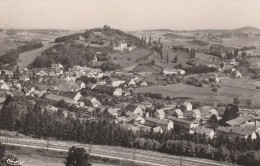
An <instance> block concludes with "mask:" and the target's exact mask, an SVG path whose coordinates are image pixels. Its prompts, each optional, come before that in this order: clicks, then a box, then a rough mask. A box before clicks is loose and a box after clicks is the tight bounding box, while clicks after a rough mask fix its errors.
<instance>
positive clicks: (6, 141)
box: [5, 129, 9, 145]
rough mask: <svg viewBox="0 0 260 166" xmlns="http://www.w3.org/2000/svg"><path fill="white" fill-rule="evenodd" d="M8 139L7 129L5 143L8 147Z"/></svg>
mask: <svg viewBox="0 0 260 166" xmlns="http://www.w3.org/2000/svg"><path fill="white" fill-rule="evenodd" d="M8 137H9V135H8V131H7V130H6V129H5V138H6V140H5V143H6V145H7V144H8Z"/></svg>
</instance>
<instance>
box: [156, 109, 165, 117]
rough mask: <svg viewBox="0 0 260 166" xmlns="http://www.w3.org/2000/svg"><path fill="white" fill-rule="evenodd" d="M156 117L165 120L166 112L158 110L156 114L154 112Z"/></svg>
mask: <svg viewBox="0 0 260 166" xmlns="http://www.w3.org/2000/svg"><path fill="white" fill-rule="evenodd" d="M154 117H155V118H158V119H164V118H165V112H164V110H163V109H157V110H156V111H155V112H154Z"/></svg>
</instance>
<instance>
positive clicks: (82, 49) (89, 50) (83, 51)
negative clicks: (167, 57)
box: [29, 26, 142, 68]
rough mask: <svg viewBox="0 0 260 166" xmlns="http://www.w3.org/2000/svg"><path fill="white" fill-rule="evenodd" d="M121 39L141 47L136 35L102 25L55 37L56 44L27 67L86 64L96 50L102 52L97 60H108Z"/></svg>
mask: <svg viewBox="0 0 260 166" xmlns="http://www.w3.org/2000/svg"><path fill="white" fill-rule="evenodd" d="M121 41H125V42H127V43H129V44H134V45H135V46H137V47H142V43H141V40H140V39H139V38H138V37H136V36H133V35H131V34H127V33H125V32H123V31H121V30H118V29H112V28H110V27H109V26H104V27H103V28H95V29H91V30H87V31H86V32H85V33H77V34H73V35H68V36H62V37H58V38H56V39H55V43H58V44H57V45H55V46H53V47H51V48H49V49H47V50H45V51H44V52H43V53H42V54H41V56H39V57H37V58H36V59H35V60H34V61H33V62H32V63H31V64H30V65H29V67H30V68H41V67H50V66H51V64H53V63H61V64H62V65H63V66H65V68H69V67H72V66H74V65H81V66H84V65H87V66H88V65H90V61H91V60H92V59H93V58H94V56H95V54H96V52H102V56H100V55H99V57H98V60H101V61H108V60H109V59H110V58H109V56H108V55H109V54H111V53H113V45H114V44H118V43H120V42H121Z"/></svg>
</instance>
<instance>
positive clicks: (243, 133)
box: [216, 126, 257, 139]
mask: <svg viewBox="0 0 260 166" xmlns="http://www.w3.org/2000/svg"><path fill="white" fill-rule="evenodd" d="M216 134H217V135H225V136H228V137H233V138H236V137H242V138H248V137H249V135H250V136H251V139H256V137H257V136H256V133H255V131H254V130H250V129H246V128H242V127H238V126H227V127H224V126H219V127H217V129H216Z"/></svg>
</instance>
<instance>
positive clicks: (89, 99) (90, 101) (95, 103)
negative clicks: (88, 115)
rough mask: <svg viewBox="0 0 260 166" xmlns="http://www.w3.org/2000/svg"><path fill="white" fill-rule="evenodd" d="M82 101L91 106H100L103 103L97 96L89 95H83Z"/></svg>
mask: <svg viewBox="0 0 260 166" xmlns="http://www.w3.org/2000/svg"><path fill="white" fill-rule="evenodd" d="M82 101H83V102H84V103H85V105H87V106H90V107H95V108H97V107H99V106H100V105H101V103H100V101H98V100H97V99H96V98H95V97H91V96H87V97H85V96H84V97H82Z"/></svg>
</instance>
